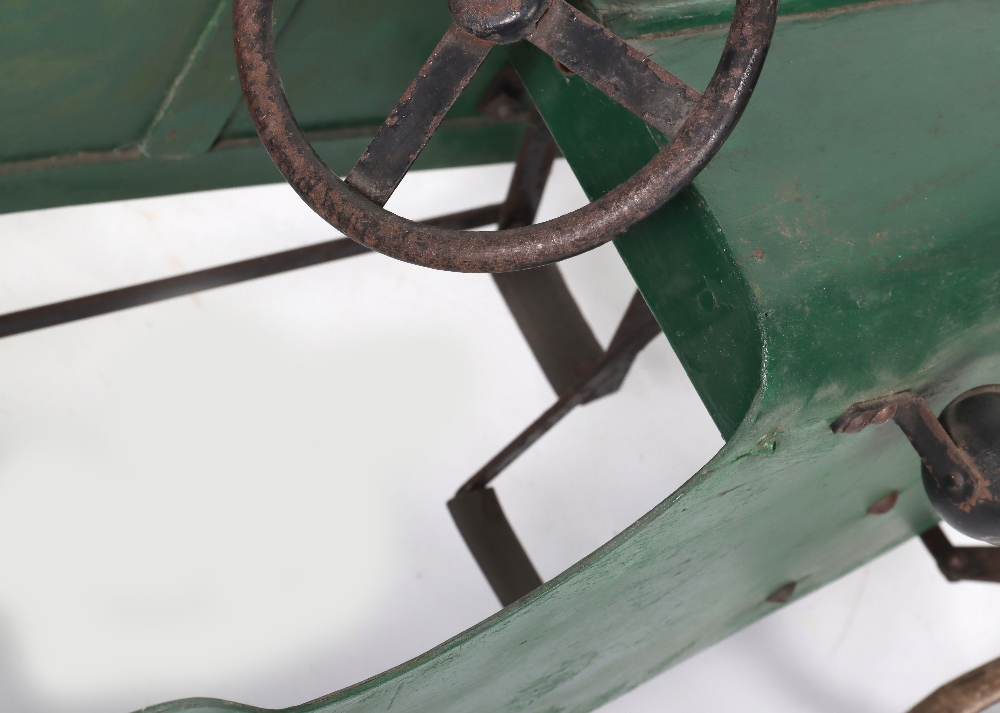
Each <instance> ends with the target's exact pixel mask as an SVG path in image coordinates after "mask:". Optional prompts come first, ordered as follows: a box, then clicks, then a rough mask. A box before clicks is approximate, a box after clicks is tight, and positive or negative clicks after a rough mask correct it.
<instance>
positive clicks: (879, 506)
mask: <svg viewBox="0 0 1000 713" xmlns="http://www.w3.org/2000/svg"><path fill="white" fill-rule="evenodd" d="M898 500H899V491H898V490H893V491H892V492H891V493H889V494H888V495H886V496H885V497H883V498H879V499H878V500H876V501H875V502H874V503H872V506H871V507H870V508H868V514H869V515H885V514H886V513H887V512H889V511H890V510H892V509H893V508H894V507H896V501H898Z"/></svg>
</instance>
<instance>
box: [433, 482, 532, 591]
mask: <svg viewBox="0 0 1000 713" xmlns="http://www.w3.org/2000/svg"><path fill="white" fill-rule="evenodd" d="M448 510H449V511H450V512H451V516H452V519H454V520H455V525H457V526H458V531H459V532H460V533H461V534H462V539H464V540H465V544H466V545H468V547H469V551H470V552H472V556H473V557H475V559H476V563H477V564H478V565H479V569H481V570H482V571H483V574H484V575H485V576H486V581H488V582H489V583H490V587H492V588H493V592H494V593H495V594H496V595H497V599H499V600H500V604H501V605H503V606H507V605H508V604H512V603H513V602H516V601H517V600H518V599H520V598H521V597H523V596H524V595H525V594H527V593H528V592H530V591H532V590H533V589H535V588H536V587H538V586H540V585H541V584H542V578H541V577H539V576H538V572H536V571H535V567H534V566H533V565H532V564H531V560H530V559H529V558H528V555H527V553H526V552H525V551H524V547H522V546H521V543H520V541H519V540H518V539H517V535H516V534H514V530H513V528H512V527H511V526H510V523H509V522H508V521H507V517H506V516H505V515H504V512H503V508H501V507H500V501H499V500H498V499H497V495H496V491H494V490H493V489H492V488H480V489H478V490H471V491H459V492H458V493H457V494H456V495H455V497H454V498H452V499H451V500H450V501H449V502H448Z"/></svg>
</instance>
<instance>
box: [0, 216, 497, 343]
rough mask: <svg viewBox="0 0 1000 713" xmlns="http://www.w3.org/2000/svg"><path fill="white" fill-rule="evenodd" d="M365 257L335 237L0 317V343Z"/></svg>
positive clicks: (459, 225)
mask: <svg viewBox="0 0 1000 713" xmlns="http://www.w3.org/2000/svg"><path fill="white" fill-rule="evenodd" d="M500 208H501V206H500V205H491V206H485V207H483V208H475V209H473V210H467V211H463V212H461V213H453V214H451V215H445V216H441V217H439V218H432V219H430V220H428V221H425V222H426V223H427V224H428V225H435V226H440V227H447V228H454V229H456V230H468V229H471V228H479V227H482V226H484V225H490V224H491V223H496V222H497V221H498V220H499V217H500ZM368 252H370V251H369V250H368V248H366V247H364V246H362V245H359V244H358V243H356V242H354V241H353V240H350V239H348V238H341V239H339V240H330V241H328V242H324V243H318V244H316V245H308V246H306V247H303V248H295V249H293V250H286V251H284V252H280V253H273V254H271V255H264V256H262V257H257V258H252V259H250V260H241V261H240V262H234V263H230V264H228V265H220V266H219V267H212V268H208V269H207V270H198V271H196V272H189V273H187V274H184V275H177V276H175V277H167V278H164V279H162V280H154V281H152V282H145V283H142V284H139V285H132V286H129V287H122V288H119V289H117V290H109V291H108V292H101V293H98V294H95V295H88V296H86V297H77V298H76V299H71V300H65V301H63V302H56V303H54V304H49V305H43V306H40V307H32V308H30V309H25V310H20V311H18V312H10V313H8V314H4V315H0V339H2V338H3V337H10V336H13V335H15V334H23V333H25V332H32V331H34V330H36V329H44V328H45V327H54V326H56V325H59V324H66V323H68V322H76V321H78V320H81V319H87V318H89V317H97V316H99V315H102V314H108V313H110V312H118V311H120V310H124V309H129V308H131V307H139V306H141V305H147V304H151V303H153V302H160V301H162V300H169V299H172V298H174V297H182V296H184V295H190V294H193V293H195V292H202V291H204V290H210V289H213V288H216V287H225V286H227V285H234V284H237V283H239V282H246V281H248V280H255V279H257V278H259V277H268V276H270V275H277V274H279V273H282V272H290V271H292V270H299V269H301V268H304V267H311V266H313V265H320V264H322V263H326V262H332V261H334V260H342V259H344V258H348V257H353V256H355V255H362V254H365V253H368Z"/></svg>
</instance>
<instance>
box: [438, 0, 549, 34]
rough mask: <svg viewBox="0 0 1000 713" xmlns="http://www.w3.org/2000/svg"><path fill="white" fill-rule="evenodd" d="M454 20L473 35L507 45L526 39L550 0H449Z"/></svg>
mask: <svg viewBox="0 0 1000 713" xmlns="http://www.w3.org/2000/svg"><path fill="white" fill-rule="evenodd" d="M448 8H449V9H450V10H451V16H452V17H453V18H454V20H455V24H457V25H458V26H459V27H461V28H462V29H463V30H465V31H466V32H468V33H469V34H471V35H475V36H476V37H479V38H480V39H484V40H489V41H490V42H496V43H498V44H502V45H506V44H511V43H513V42H517V41H518V40H523V39H524V38H525V37H527V36H528V35H530V34H531V33H532V32H533V31H534V29H535V25H537V24H538V21H539V20H540V19H541V18H542V15H544V14H545V11H546V10H547V9H548V8H549V0H448Z"/></svg>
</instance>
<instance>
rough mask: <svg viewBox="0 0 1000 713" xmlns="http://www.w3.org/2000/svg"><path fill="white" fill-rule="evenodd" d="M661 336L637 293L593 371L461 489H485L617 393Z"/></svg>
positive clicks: (647, 308)
mask: <svg viewBox="0 0 1000 713" xmlns="http://www.w3.org/2000/svg"><path fill="white" fill-rule="evenodd" d="M659 333H660V327H659V325H658V324H657V323H656V320H655V319H654V318H653V315H652V313H651V312H650V311H649V307H647V306H646V302H645V300H643V298H642V295H640V294H639V293H638V292H636V294H635V296H634V297H633V298H632V302H631V303H630V304H629V307H628V310H626V312H625V317H624V318H623V319H622V322H621V324H620V325H619V327H618V330H617V331H616V333H615V336H614V337H613V338H612V340H611V344H610V346H609V347H608V350H607V351H606V352H605V353H604V356H603V357H601V360H600V362H598V364H597V366H596V367H594V369H593V371H591V372H590V373H589V374H587V375H586V376H585V377H584V378H583V379H581V380H580V381H578V382H577V383H576V384H574V385H573V386H572V387H571V388H569V389H568V390H567V391H566V392H564V393H563V394H562V395H561V396H560V397H559V400H558V401H556V402H555V403H554V404H553V405H552V406H551V407H549V409H548V410H547V411H545V413H543V414H542V415H541V416H539V417H538V418H537V419H536V420H535V422H534V423H532V424H531V425H530V426H528V428H526V429H525V430H524V431H522V432H521V434H520V435H518V437H517V438H515V439H514V440H513V441H511V442H510V444H508V445H507V447H506V448H504V449H503V450H502V451H500V453H498V454H497V455H496V456H495V457H494V458H493V459H492V460H490V462H489V463H487V464H486V465H485V466H483V467H482V468H481V469H480V470H479V472H477V473H476V474H475V475H473V476H472V477H471V478H470V479H469V480H468V481H467V482H466V483H465V485H463V486H462V488H461V490H475V489H477V488H485V487H486V486H487V485H488V484H489V483H490V481H492V480H493V479H494V478H496V477H497V476H498V475H500V473H502V472H503V470H504V469H505V468H506V467H507V466H509V465H510V464H511V463H513V462H514V461H515V460H517V458H518V457H519V456H520V455H521V454H522V453H524V452H525V451H526V450H528V449H529V448H530V447H531V446H532V445H533V444H534V443H535V442H537V441H538V439H539V438H541V437H542V436H544V435H545V434H546V433H548V431H549V430H550V429H551V428H552V427H553V426H555V425H556V424H557V423H559V422H560V421H561V420H562V419H563V418H565V417H566V415H567V414H569V413H570V412H571V411H572V410H573V409H575V408H576V407H577V406H580V405H581V404H584V403H587V402H588V401H592V400H594V399H595V398H598V397H600V396H605V395H607V394H609V393H612V391H613V390H616V389H617V387H618V386H620V385H621V383H622V381H623V380H624V378H625V375H626V374H627V373H628V370H629V368H630V367H631V366H632V363H633V362H634V361H635V358H636V356H638V354H639V352H640V351H642V350H643V348H645V346H646V345H647V344H649V343H650V342H651V341H652V340H653V337H655V336H656V335H657V334H659ZM612 387H614V388H613V389H612Z"/></svg>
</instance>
